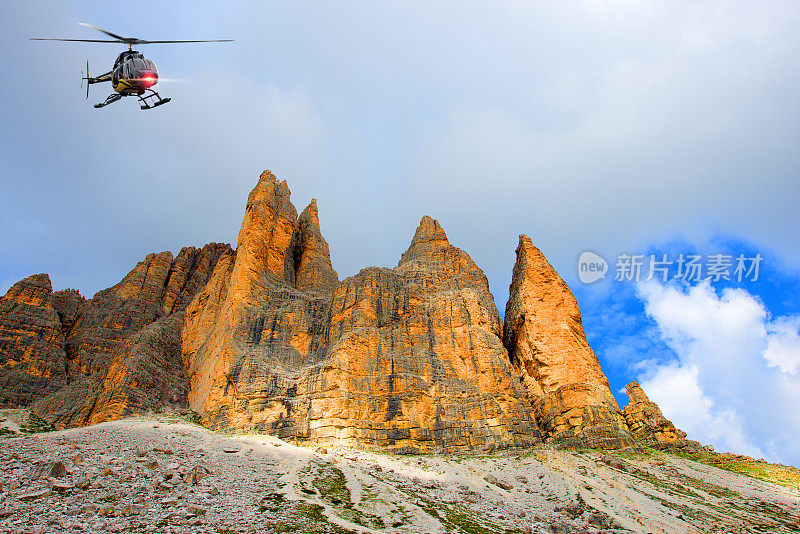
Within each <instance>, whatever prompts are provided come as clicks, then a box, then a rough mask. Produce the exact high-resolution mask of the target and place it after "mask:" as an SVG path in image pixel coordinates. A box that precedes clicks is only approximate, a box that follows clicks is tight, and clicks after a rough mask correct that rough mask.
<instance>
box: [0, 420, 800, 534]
mask: <svg viewBox="0 0 800 534" xmlns="http://www.w3.org/2000/svg"><path fill="white" fill-rule="evenodd" d="M6 419H7V420H11V417H7V418H6ZM7 426H10V425H7ZM326 447H327V448H323V447H318V448H316V449H315V448H306V447H299V446H295V445H292V444H290V443H286V442H283V441H281V440H280V439H278V438H275V437H272V436H266V435H224V434H218V433H214V432H211V431H208V430H206V429H205V428H203V427H201V426H198V425H195V424H192V423H189V422H187V421H186V420H184V419H182V418H180V417H179V416H172V415H162V416H153V417H144V418H131V419H124V420H119V421H114V422H110V423H103V424H99V425H95V426H91V427H84V428H77V429H71V430H64V431H58V432H43V433H37V434H30V435H23V436H15V435H6V436H2V437H1V438H0V532H8V533H44V532H64V531H66V532H92V533H94V532H174V533H183V532H185V533H189V532H200V533H202V532H210V533H256V532H259V533H262V532H266V533H269V532H276V533H280V532H306V533H321V532H331V533H344V532H390V533H394V532H398V533H399V532H420V533H425V534H435V533H450V532H464V533H469V534H489V533H504V534H517V533H599V532H605V533H621V532H642V533H646V532H654V533H655V532H670V533H671V532H676V533H678V532H680V533H705V532H731V533H733V532H736V533H741V532H798V531H800V522H799V521H800V491H797V490H795V489H791V488H787V487H783V486H778V485H775V484H772V483H769V482H763V481H760V480H756V479H753V478H749V477H746V476H744V475H739V474H735V473H731V472H728V471H723V470H720V469H717V468H715V467H710V466H707V465H704V464H699V463H696V462H692V461H689V460H685V459H682V458H678V457H675V456H672V455H668V454H662V453H648V454H642V455H622V454H614V453H611V454H609V453H605V452H602V451H577V452H576V451H555V450H551V449H547V448H539V449H529V450H523V451H506V452H501V453H495V454H492V455H475V456H454V455H443V456H393V455H388V454H382V453H372V452H365V451H360V450H354V449H349V448H343V447H338V446H335V445H331V446H326Z"/></svg>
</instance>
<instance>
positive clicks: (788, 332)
mask: <svg viewBox="0 0 800 534" xmlns="http://www.w3.org/2000/svg"><path fill="white" fill-rule="evenodd" d="M638 292H639V295H640V297H641V298H642V299H643V300H644V302H645V309H646V312H647V314H648V315H650V316H651V317H652V318H653V319H654V320H655V321H656V323H657V325H658V328H659V331H660V332H661V335H662V339H663V341H664V342H665V343H666V344H667V345H668V346H669V347H670V348H671V349H672V350H673V351H674V352H675V354H676V356H677V358H676V359H675V360H673V361H670V362H667V363H657V362H652V363H651V364H650V365H647V366H646V368H645V369H644V371H643V372H642V374H641V375H640V381H641V383H642V387H643V388H644V389H645V391H646V392H647V393H648V395H649V396H650V397H651V399H652V400H653V401H655V402H656V403H658V404H659V406H660V407H661V409H662V411H663V412H664V415H665V416H666V417H667V418H669V419H671V420H672V421H673V422H674V423H675V424H676V426H678V427H680V428H682V429H683V430H685V431H686V432H688V434H689V437H690V438H692V439H696V440H698V441H700V442H703V443H711V444H713V445H714V446H715V447H717V448H718V449H720V450H728V451H733V452H738V453H743V454H748V455H752V456H756V457H766V458H769V459H772V460H778V461H782V462H785V463H791V464H793V465H800V415H798V413H797V406H798V405H800V379H798V377H797V376H796V375H797V368H798V365H800V337H799V336H798V326H800V321H799V320H798V318H797V317H793V318H787V317H778V318H775V319H772V318H771V317H770V315H769V313H768V311H767V310H766V308H765V307H764V305H763V304H762V303H761V302H760V301H759V300H758V299H757V298H756V297H754V296H753V295H751V294H750V293H748V292H747V291H745V290H743V289H725V290H723V291H722V292H721V294H717V292H716V291H715V290H714V289H713V288H712V287H711V286H710V285H709V284H708V283H703V284H700V285H697V286H693V287H689V288H687V289H683V288H680V287H677V286H669V285H662V284H658V283H646V284H640V285H639V287H638Z"/></svg>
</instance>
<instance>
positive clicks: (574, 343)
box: [503, 235, 633, 448]
mask: <svg viewBox="0 0 800 534" xmlns="http://www.w3.org/2000/svg"><path fill="white" fill-rule="evenodd" d="M509 292H510V296H509V299H508V303H507V304H506V317H505V327H504V333H503V339H504V341H505V345H506V347H508V351H509V355H510V358H511V362H512V364H513V365H514V368H515V369H516V371H517V373H518V374H519V377H520V380H521V381H522V382H523V384H525V387H526V389H527V391H528V394H529V395H530V397H531V398H533V399H535V402H534V407H535V411H536V419H537V421H538V423H539V428H540V429H541V430H542V431H543V433H544V436H545V438H546V439H547V440H548V441H553V442H555V443H557V444H562V445H565V446H570V447H573V446H584V447H585V446H589V447H607V448H617V447H621V446H626V445H631V444H633V439H632V437H631V436H630V434H629V433H628V432H627V429H626V426H625V422H624V420H623V418H622V415H621V413H620V410H619V406H618V405H617V402H616V401H615V400H614V396H613V395H612V394H611V390H610V389H609V387H608V380H607V379H606V376H605V374H604V373H603V371H602V369H601V368H600V362H599V361H598V360H597V356H596V355H595V353H594V351H593V350H592V349H591V347H590V346H589V343H588V342H587V341H586V336H585V334H584V332H583V324H582V321H581V312H580V310H579V309H578V303H577V302H576V300H575V297H574V296H573V294H572V292H571V291H570V290H569V287H568V286H567V284H566V282H564V280H563V279H562V278H561V277H560V276H559V275H558V273H557V272H556V271H555V269H553V267H552V266H551V265H550V263H549V262H548V261H547V260H546V259H545V257H544V255H543V254H542V253H541V252H540V251H539V249H538V248H536V247H535V246H534V245H533V243H532V242H531V240H530V238H529V237H528V236H525V235H521V236H519V246H518V247H517V262H516V265H514V275H513V278H512V281H511V287H510V288H509Z"/></svg>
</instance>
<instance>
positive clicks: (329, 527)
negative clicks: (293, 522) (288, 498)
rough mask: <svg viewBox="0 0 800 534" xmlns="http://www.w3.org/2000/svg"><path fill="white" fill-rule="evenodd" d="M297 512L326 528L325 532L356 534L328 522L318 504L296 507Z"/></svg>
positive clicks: (305, 504) (303, 504)
mask: <svg viewBox="0 0 800 534" xmlns="http://www.w3.org/2000/svg"><path fill="white" fill-rule="evenodd" d="M295 510H296V511H297V513H298V514H299V515H302V516H304V517H306V518H307V519H310V520H311V521H314V522H315V523H316V524H317V526H324V527H326V529H325V530H324V532H333V533H334V534H354V532H353V531H352V530H348V529H346V528H342V527H340V526H339V525H337V524H335V523H331V522H330V521H328V518H327V517H325V514H324V513H323V512H322V510H323V508H322V506H320V505H318V504H309V503H302V504H298V505H297V506H295Z"/></svg>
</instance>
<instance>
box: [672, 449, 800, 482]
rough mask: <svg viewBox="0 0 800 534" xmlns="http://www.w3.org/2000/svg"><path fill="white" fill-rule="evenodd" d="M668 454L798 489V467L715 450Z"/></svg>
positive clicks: (799, 480) (799, 472) (799, 474)
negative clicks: (720, 452)
mask: <svg viewBox="0 0 800 534" xmlns="http://www.w3.org/2000/svg"><path fill="white" fill-rule="evenodd" d="M669 454H673V455H675V456H677V457H679V458H685V459H687V460H693V461H695V462H699V463H701V464H705V465H711V466H714V467H718V468H720V469H724V470H725V471H730V472H732V473H738V474H740V475H746V476H749V477H751V478H755V479H758V480H763V481H765V482H772V483H773V484H779V485H781V486H786V487H789V488H794V489H800V469H797V468H796V467H791V466H788V465H780V464H771V463H767V462H760V461H757V460H753V459H752V458H747V457H745V456H732V455H728V454H718V453H715V452H699V453H685V452H671V453H669Z"/></svg>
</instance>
